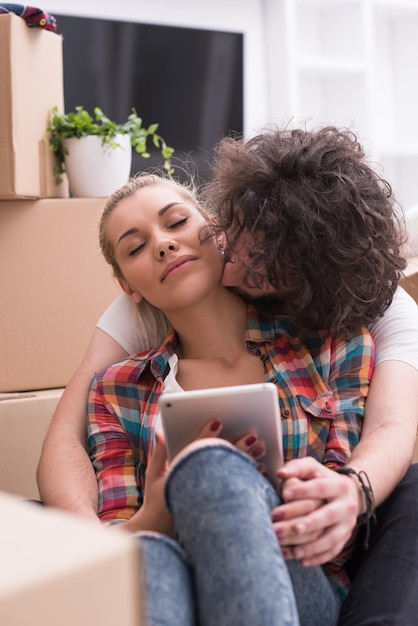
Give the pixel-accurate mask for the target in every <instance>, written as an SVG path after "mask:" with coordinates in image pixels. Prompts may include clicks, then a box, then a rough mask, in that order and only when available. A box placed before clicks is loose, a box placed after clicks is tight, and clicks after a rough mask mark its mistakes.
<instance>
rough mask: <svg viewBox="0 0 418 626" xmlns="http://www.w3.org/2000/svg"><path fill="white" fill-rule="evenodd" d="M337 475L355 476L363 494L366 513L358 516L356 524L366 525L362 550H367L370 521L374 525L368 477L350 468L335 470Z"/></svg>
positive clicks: (372, 501)
mask: <svg viewBox="0 0 418 626" xmlns="http://www.w3.org/2000/svg"><path fill="white" fill-rule="evenodd" d="M335 471H336V472H337V473H338V474H345V475H347V476H348V475H349V474H352V475H353V476H355V477H356V478H357V480H358V481H359V483H360V486H361V489H362V491H363V493H364V497H365V500H366V512H365V513H363V514H362V515H359V516H358V518H357V524H358V525H359V526H362V525H363V524H366V534H365V537H364V542H363V548H364V549H365V550H368V549H369V539H370V520H373V522H374V523H376V511H375V504H374V495H373V489H372V486H371V484H370V480H369V477H368V476H367V474H366V472H364V471H361V472H356V470H354V469H353V468H352V467H339V468H338V469H337V470H335Z"/></svg>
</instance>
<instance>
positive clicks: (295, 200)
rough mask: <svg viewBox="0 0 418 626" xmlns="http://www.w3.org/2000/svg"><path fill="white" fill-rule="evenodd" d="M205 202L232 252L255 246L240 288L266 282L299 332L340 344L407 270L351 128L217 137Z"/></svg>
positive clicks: (383, 185)
mask: <svg viewBox="0 0 418 626" xmlns="http://www.w3.org/2000/svg"><path fill="white" fill-rule="evenodd" d="M204 195H205V197H206V199H207V202H208V204H209V206H210V208H211V209H212V211H213V212H214V213H215V214H216V215H217V217H218V218H219V221H220V227H221V228H222V229H224V230H225V231H226V233H227V235H228V243H229V246H230V249H231V250H232V251H233V250H234V249H235V248H236V247H237V244H238V242H239V240H240V238H241V237H242V235H243V234H249V235H250V237H251V240H252V241H253V242H254V243H253V244H252V246H251V251H250V259H251V263H250V267H249V268H248V271H247V272H246V275H245V277H244V284H246V285H247V286H248V284H249V282H250V283H251V284H252V285H254V284H255V285H256V286H260V287H261V286H263V283H264V282H265V280H266V276H267V279H268V282H269V283H270V284H271V285H273V286H274V287H276V289H277V291H278V295H279V298H280V300H281V301H282V305H283V312H284V313H285V314H286V315H288V316H289V317H290V319H291V321H292V322H293V323H294V325H295V326H296V327H297V328H298V329H299V330H300V331H311V330H317V329H327V330H328V331H331V332H333V333H335V334H337V335H342V336H345V337H349V336H351V335H352V334H353V333H355V332H357V331H358V329H359V328H360V327H361V326H366V325H368V324H370V323H371V322H373V321H375V320H376V319H377V318H378V317H380V316H381V315H383V313H384V311H385V310H386V309H387V307H388V306H389V305H390V303H391V302H392V298H393V294H394V292H395V289H396V287H397V284H398V281H399V278H400V276H401V271H402V270H403V269H404V268H405V267H406V261H405V259H404V258H403V257H402V255H401V246H402V243H403V242H402V236H401V232H402V231H401V228H400V227H399V226H400V225H399V218H398V216H397V212H396V211H395V206H394V205H395V200H394V197H393V195H392V189H391V187H390V185H389V183H388V182H386V181H385V180H383V179H382V178H380V177H379V176H378V174H377V173H376V172H375V171H374V170H373V169H372V167H371V166H370V165H369V164H368V163H367V161H366V158H365V153H364V151H363V148H362V146H361V145H360V144H359V142H358V140H357V138H356V136H355V135H354V134H353V133H352V132H351V131H350V130H348V129H338V128H335V127H332V126H326V127H324V128H320V129H317V130H312V131H308V130H302V129H293V130H292V129H288V128H287V129H283V130H280V129H278V128H276V127H275V128H269V129H265V130H264V131H263V132H262V133H261V134H259V135H257V136H255V137H253V138H251V139H249V140H248V141H244V140H242V139H240V138H232V137H226V138H224V139H222V140H221V141H220V142H219V144H218V145H217V146H216V148H215V157H214V162H213V165H212V178H211V182H209V183H208V185H207V186H206V189H205V190H204Z"/></svg>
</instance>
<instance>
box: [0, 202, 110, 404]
mask: <svg viewBox="0 0 418 626" xmlns="http://www.w3.org/2000/svg"><path fill="white" fill-rule="evenodd" d="M103 206H104V200H103V198H89V199H81V198H77V199H71V198H69V199H66V200H65V199H54V200H53V199H46V200H37V201H28V200H13V201H2V202H0V267H1V268H2V269H1V272H0V293H1V297H0V345H1V351H0V391H2V392H9V391H27V390H32V389H52V388H54V387H65V386H66V384H67V382H68V381H69V379H70V377H71V375H72V373H73V372H74V371H75V369H76V368H77V367H78V365H79V363H80V361H81V359H82V358H83V356H84V354H85V351H86V349H87V345H88V342H89V340H90V337H91V334H92V332H93V330H94V327H95V325H96V322H97V320H98V318H99V317H100V315H101V314H102V313H103V311H104V310H105V309H106V308H107V306H108V305H109V304H110V303H111V302H112V301H113V300H114V299H115V297H117V296H118V295H119V294H120V293H121V291H120V289H119V286H118V285H116V283H115V281H114V280H113V276H112V271H111V268H110V266H109V265H107V263H106V262H105V261H104V259H103V257H102V255H101V253H100V249H99V243H98V221H99V217H100V215H101V213H102V210H103Z"/></svg>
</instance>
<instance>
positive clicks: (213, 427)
mask: <svg viewBox="0 0 418 626" xmlns="http://www.w3.org/2000/svg"><path fill="white" fill-rule="evenodd" d="M220 427H221V422H220V421H219V420H215V421H214V422H212V424H211V425H210V429H211V431H212V432H215V430H219V429H220Z"/></svg>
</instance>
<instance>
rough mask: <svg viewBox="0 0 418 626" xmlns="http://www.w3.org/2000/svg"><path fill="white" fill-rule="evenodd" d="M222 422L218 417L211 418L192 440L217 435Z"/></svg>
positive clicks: (220, 429)
mask: <svg viewBox="0 0 418 626" xmlns="http://www.w3.org/2000/svg"><path fill="white" fill-rule="evenodd" d="M222 426H223V425H222V422H221V421H220V420H218V419H212V420H210V421H209V422H207V423H206V424H205V425H204V426H203V428H202V429H201V430H200V431H199V432H198V434H197V435H196V436H195V437H194V438H193V441H198V440H199V439H207V438H208V437H217V436H218V435H219V434H220V433H221V431H222Z"/></svg>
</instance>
